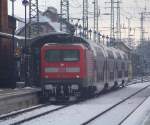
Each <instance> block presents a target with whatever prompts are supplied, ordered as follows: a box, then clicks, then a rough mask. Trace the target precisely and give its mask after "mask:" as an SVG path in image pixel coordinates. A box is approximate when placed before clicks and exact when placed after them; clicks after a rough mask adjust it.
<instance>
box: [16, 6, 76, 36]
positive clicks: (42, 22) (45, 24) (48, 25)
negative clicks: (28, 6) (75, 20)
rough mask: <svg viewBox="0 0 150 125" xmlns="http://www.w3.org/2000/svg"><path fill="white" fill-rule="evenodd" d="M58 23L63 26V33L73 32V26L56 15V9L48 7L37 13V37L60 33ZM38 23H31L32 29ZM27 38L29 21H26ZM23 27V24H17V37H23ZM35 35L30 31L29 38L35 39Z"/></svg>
mask: <svg viewBox="0 0 150 125" xmlns="http://www.w3.org/2000/svg"><path fill="white" fill-rule="evenodd" d="M60 21H62V24H63V32H68V33H72V32H74V26H73V25H72V24H70V23H69V22H67V21H66V20H65V19H63V20H62V19H61V18H60V17H59V15H58V13H57V9H56V8H54V7H48V8H47V10H46V11H44V12H40V13H39V24H38V25H39V35H42V34H47V33H50V32H61V31H60ZM37 23H38V22H36V21H35V22H34V23H32V27H35V26H36V25H37ZM26 26H27V27H26V28H27V37H29V32H28V31H29V20H28V21H27V25H26ZM24 33H25V25H24V23H23V22H21V23H20V24H19V27H18V30H17V31H16V34H17V35H21V36H24ZM35 36H37V34H35V33H34V31H32V35H31V37H35Z"/></svg>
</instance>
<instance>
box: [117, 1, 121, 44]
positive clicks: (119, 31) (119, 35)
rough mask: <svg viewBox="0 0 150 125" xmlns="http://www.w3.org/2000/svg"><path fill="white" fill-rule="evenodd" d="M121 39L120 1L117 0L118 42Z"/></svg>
mask: <svg viewBox="0 0 150 125" xmlns="http://www.w3.org/2000/svg"><path fill="white" fill-rule="evenodd" d="M119 41H121V27H120V1H119V0H118V1H117V42H119Z"/></svg>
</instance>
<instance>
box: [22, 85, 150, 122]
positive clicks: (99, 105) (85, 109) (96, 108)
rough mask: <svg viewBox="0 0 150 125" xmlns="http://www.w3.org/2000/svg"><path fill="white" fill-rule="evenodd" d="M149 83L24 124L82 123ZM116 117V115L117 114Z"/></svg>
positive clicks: (133, 86) (130, 87) (109, 94)
mask: <svg viewBox="0 0 150 125" xmlns="http://www.w3.org/2000/svg"><path fill="white" fill-rule="evenodd" d="M147 84H150V83H141V84H138V85H132V86H129V87H127V88H124V89H120V90H118V91H115V92H112V93H108V94H105V95H102V96H100V97H97V98H95V99H91V100H88V101H86V102H83V103H80V104H77V105H73V106H71V107H69V108H66V109H63V110H60V111H57V112H54V113H52V114H49V115H45V116H42V117H40V118H37V119H35V120H32V121H29V122H26V123H24V124H23V125H31V124H34V125H41V124H43V125H60V124H61V125H80V124H82V123H83V122H85V121H87V120H88V119H90V118H91V117H93V116H95V115H97V114H99V113H100V112H102V111H104V110H105V109H107V108H109V107H110V106H112V105H114V104H116V103H117V102H119V101H121V100H122V99H124V98H126V97H127V96H129V95H131V94H133V93H135V92H136V91H138V90H139V89H141V88H142V87H145V86H146V85H147ZM124 108H125V109H124V110H127V107H124ZM118 115H119V114H118ZM114 117H116V114H115V115H114ZM130 125H132V124H130Z"/></svg>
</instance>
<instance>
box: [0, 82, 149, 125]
mask: <svg viewBox="0 0 150 125" xmlns="http://www.w3.org/2000/svg"><path fill="white" fill-rule="evenodd" d="M133 84H135V83H133ZM129 85H132V84H129ZM129 85H128V86H129ZM147 87H148V86H146V87H145V88H143V89H142V90H139V91H138V92H136V93H134V94H132V95H131V96H130V97H127V98H125V99H124V100H122V101H120V102H119V103H117V104H115V105H113V106H112V107H110V108H109V109H107V110H105V111H103V112H102V113H100V114H98V115H97V116H95V117H93V118H91V119H89V120H88V121H87V122H85V123H83V125H86V124H88V123H90V122H91V121H93V120H94V119H96V118H98V117H100V116H101V115H103V114H105V113H106V112H108V111H110V110H111V109H113V108H114V107H116V106H118V105H119V104H121V103H123V102H124V101H126V100H127V99H129V98H131V97H132V96H134V95H136V94H137V93H139V92H141V91H143V90H144V89H146V88H147ZM95 98H96V97H95ZM83 101H85V100H82V101H79V102H76V103H74V104H69V105H64V106H58V107H55V108H54V109H49V110H46V111H42V112H40V113H37V114H35V115H32V116H30V117H26V118H22V119H19V120H18V118H17V120H15V119H14V120H13V122H12V123H11V124H12V125H18V124H21V123H24V122H27V121H30V120H33V119H35V118H38V117H41V116H44V115H47V114H51V113H54V112H56V111H59V110H62V109H64V108H67V107H69V106H73V105H75V104H78V103H80V102H83ZM48 106H49V107H50V106H51V105H50V104H43V105H39V106H36V107H33V108H29V109H26V110H22V111H18V112H14V113H10V114H8V115H3V116H0V121H2V122H3V121H4V122H5V120H8V119H11V118H12V119H13V118H15V117H17V116H19V115H22V114H26V113H28V112H33V111H34V110H39V109H42V108H45V107H48ZM0 123H1V122H0ZM7 123H8V122H6V124H7Z"/></svg>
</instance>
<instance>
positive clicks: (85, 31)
mask: <svg viewBox="0 0 150 125" xmlns="http://www.w3.org/2000/svg"><path fill="white" fill-rule="evenodd" d="M83 36H84V37H86V38H87V37H88V0H83Z"/></svg>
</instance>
